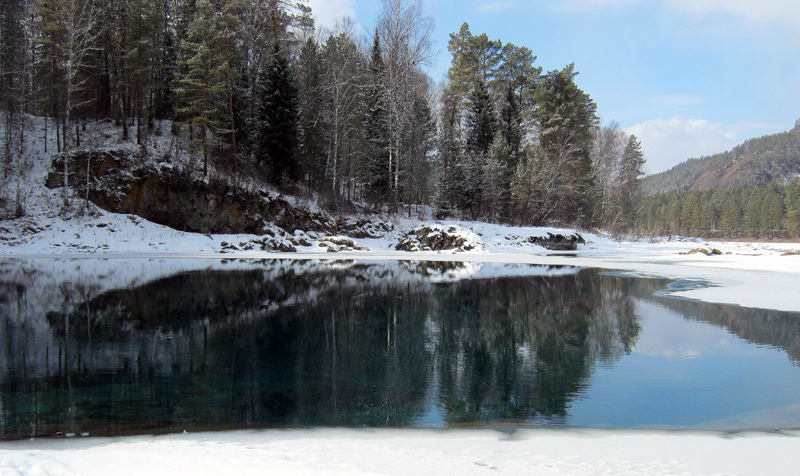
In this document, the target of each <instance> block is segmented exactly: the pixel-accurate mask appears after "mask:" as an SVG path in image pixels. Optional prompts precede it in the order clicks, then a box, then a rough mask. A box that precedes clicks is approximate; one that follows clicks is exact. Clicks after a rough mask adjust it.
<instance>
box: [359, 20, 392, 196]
mask: <svg viewBox="0 0 800 476" xmlns="http://www.w3.org/2000/svg"><path fill="white" fill-rule="evenodd" d="M367 81H368V82H367V87H366V105H365V106H366V117H365V134H366V139H367V150H366V153H367V177H366V185H367V190H368V191H369V192H368V193H369V196H370V198H371V199H372V200H374V201H376V202H384V201H388V200H389V198H390V192H391V185H392V176H393V172H394V171H393V170H392V169H391V168H390V167H391V166H392V165H393V164H390V161H389V140H390V138H389V112H388V110H387V107H386V68H385V66H384V64H383V53H382V51H381V44H380V36H379V35H378V32H377V31H376V32H375V37H374V41H373V44H372V51H371V55H370V60H369V76H368V79H367Z"/></svg>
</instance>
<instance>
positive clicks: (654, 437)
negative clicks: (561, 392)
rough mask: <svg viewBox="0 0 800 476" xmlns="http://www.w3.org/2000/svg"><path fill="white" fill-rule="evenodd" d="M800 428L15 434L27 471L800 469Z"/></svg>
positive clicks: (0, 452)
mask: <svg viewBox="0 0 800 476" xmlns="http://www.w3.org/2000/svg"><path fill="white" fill-rule="evenodd" d="M799 436H800V433H797V432H791V433H782V434H768V433H742V434H735V435H726V434H722V433H700V432H697V433H656V432H645V431H607V430H571V431H560V430H523V431H517V432H514V433H510V434H509V433H504V432H500V431H493V430H457V431H456V430H439V431H437V430H370V431H367V430H338V429H317V430H265V431H240V432H229V433H224V434H219V433H197V434H177V435H168V436H160V437H135V438H113V439H91V438H77V439H64V440H42V441H34V442H12V443H7V444H4V445H3V446H0V474H2V475H4V476H6V475H9V476H10V475H18V474H35V475H63V476H68V475H86V476H91V475H103V476H105V475H107V474H114V475H118V476H124V475H141V474H147V475H151V476H156V475H174V474H192V475H204V474H237V475H250V474H252V475H256V474H258V475H262V474H275V475H298V476H302V475H406V474H437V475H451V474H452V475H481V474H500V475H502V474H508V475H521V474H535V475H541V476H548V475H560V476H570V475H576V476H577V475H598V476H604V475H740V476H746V475H765V474H768V475H770V476H784V475H785V476H789V475H794V474H796V471H797V468H798V463H800V451H797V449H798V442H800V440H798V437H799Z"/></svg>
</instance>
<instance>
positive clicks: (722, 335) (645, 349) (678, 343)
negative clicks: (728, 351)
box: [634, 302, 733, 361]
mask: <svg viewBox="0 0 800 476" xmlns="http://www.w3.org/2000/svg"><path fill="white" fill-rule="evenodd" d="M637 310H638V311H639V314H640V315H641V316H642V322H641V324H642V332H641V333H640V334H639V337H638V338H637V340H636V349H635V351H634V352H635V353H637V354H641V355H644V356H647V357H658V358H662V359H667V360H671V361H674V360H688V359H696V358H698V357H702V356H703V355H705V354H709V353H713V352H715V351H717V350H718V349H724V348H726V347H730V346H731V345H732V344H733V338H731V336H730V334H728V333H727V332H725V331H723V330H721V329H719V328H716V327H713V326H709V325H707V324H703V323H699V322H694V321H690V320H687V319H684V317H683V316H682V315H681V314H678V313H676V312H674V311H671V310H667V309H664V308H662V307H660V306H656V305H654V304H650V303H644V302H642V303H640V304H639V308H638V309H637Z"/></svg>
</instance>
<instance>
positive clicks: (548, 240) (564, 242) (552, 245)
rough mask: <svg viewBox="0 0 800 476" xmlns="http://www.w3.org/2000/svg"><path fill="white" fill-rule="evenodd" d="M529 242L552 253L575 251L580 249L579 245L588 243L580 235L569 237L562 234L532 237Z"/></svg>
mask: <svg viewBox="0 0 800 476" xmlns="http://www.w3.org/2000/svg"><path fill="white" fill-rule="evenodd" d="M528 242H530V243H533V244H534V245H539V246H543V247H545V248H547V249H548V250H552V251H575V250H577V249H578V245H579V244H581V245H583V244H586V241H585V240H584V239H583V237H582V236H581V235H580V234H578V233H575V234H574V235H567V236H564V235H562V234H560V233H559V234H555V235H554V234H553V233H548V234H547V236H531V237H530V238H528Z"/></svg>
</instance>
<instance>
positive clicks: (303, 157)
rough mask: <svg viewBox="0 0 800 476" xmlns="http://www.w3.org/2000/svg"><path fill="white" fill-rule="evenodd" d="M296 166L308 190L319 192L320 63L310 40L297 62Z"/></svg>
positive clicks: (321, 130) (321, 148) (321, 141)
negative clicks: (304, 175)
mask: <svg viewBox="0 0 800 476" xmlns="http://www.w3.org/2000/svg"><path fill="white" fill-rule="evenodd" d="M296 71H297V78H298V80H297V88H298V94H297V106H298V107H297V109H298V134H299V143H298V150H297V156H298V163H299V166H300V168H301V169H302V170H303V171H304V173H305V174H306V178H307V181H306V185H307V187H308V189H309V190H318V189H319V188H320V186H321V185H322V182H323V180H324V177H325V132H324V128H323V116H322V113H323V110H324V105H323V98H324V96H323V84H322V59H321V56H320V51H319V45H318V44H317V42H316V40H315V39H314V38H313V37H309V38H308V39H306V41H305V42H304V43H303V46H302V48H301V50H300V56H299V58H298V61H297V67H296Z"/></svg>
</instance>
